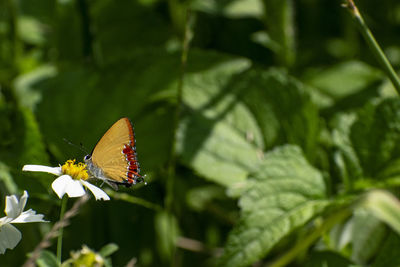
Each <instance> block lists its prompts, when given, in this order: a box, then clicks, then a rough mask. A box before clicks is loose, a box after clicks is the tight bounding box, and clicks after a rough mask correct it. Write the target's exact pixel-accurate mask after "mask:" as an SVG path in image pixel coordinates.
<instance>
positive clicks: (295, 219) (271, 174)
mask: <svg viewBox="0 0 400 267" xmlns="http://www.w3.org/2000/svg"><path fill="white" fill-rule="evenodd" d="M243 188H244V189H243V193H242V197H241V198H240V200H239V205H240V207H241V219H240V221H239V223H238V224H237V225H236V226H235V227H234V229H233V230H232V232H231V233H230V235H229V237H228V241H227V244H226V246H225V251H224V254H223V255H222V258H221V261H220V265H221V266H248V265H250V264H252V263H254V262H255V261H257V260H260V259H261V258H262V257H264V256H265V255H267V254H268V252H269V250H270V249H271V248H272V247H273V246H274V245H276V244H277V243H278V242H279V241H280V240H281V239H282V238H283V237H285V236H287V235H288V234H290V233H291V232H293V231H294V230H295V229H296V228H297V227H299V226H302V225H304V224H305V223H307V222H308V221H309V220H310V219H312V218H313V217H314V216H316V215H317V214H319V213H320V212H321V211H322V210H323V209H324V208H325V207H326V205H327V204H328V203H329V201H328V200H327V199H326V198H325V194H326V192H325V190H326V188H325V184H324V181H323V178H322V175H321V173H320V172H319V171H317V170H316V169H314V168H313V167H312V166H310V165H309V164H308V163H307V161H306V160H305V158H304V156H303V155H302V153H301V151H300V150H299V148H297V147H295V146H284V147H280V148H277V149H275V150H273V151H272V152H270V153H268V154H267V155H266V158H265V160H264V162H263V164H262V166H261V167H260V169H259V170H258V171H257V172H256V173H255V174H254V175H252V177H251V179H250V180H248V181H247V182H245V184H244V185H243Z"/></svg>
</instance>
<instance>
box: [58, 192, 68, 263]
mask: <svg viewBox="0 0 400 267" xmlns="http://www.w3.org/2000/svg"><path fill="white" fill-rule="evenodd" d="M67 202H68V197H67V196H66V195H64V196H63V198H62V200H61V211H60V221H62V219H63V218H64V213H65V209H66V208H67ZM63 229H64V227H61V228H60V230H59V231H58V237H57V261H58V263H59V264H60V265H61V256H62V239H63V232H64V231H63Z"/></svg>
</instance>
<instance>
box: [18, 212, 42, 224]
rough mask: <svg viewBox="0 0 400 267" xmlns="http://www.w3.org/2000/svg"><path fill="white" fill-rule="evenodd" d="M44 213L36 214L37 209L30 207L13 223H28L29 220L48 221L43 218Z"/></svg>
mask: <svg viewBox="0 0 400 267" xmlns="http://www.w3.org/2000/svg"><path fill="white" fill-rule="evenodd" d="M43 217H44V215H42V214H36V211H34V210H32V209H29V210H27V211H24V212H23V213H22V214H21V215H19V216H18V217H17V218H16V219H15V220H13V221H12V223H28V222H47V221H45V220H43Z"/></svg>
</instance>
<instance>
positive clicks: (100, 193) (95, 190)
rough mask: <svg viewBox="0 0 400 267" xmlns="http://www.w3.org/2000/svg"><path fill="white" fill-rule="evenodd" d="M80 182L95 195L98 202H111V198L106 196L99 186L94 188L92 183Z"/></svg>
mask: <svg viewBox="0 0 400 267" xmlns="http://www.w3.org/2000/svg"><path fill="white" fill-rule="evenodd" d="M80 181H81V183H82V184H83V185H84V186H86V187H87V188H88V189H89V190H90V191H92V193H93V195H94V197H95V198H96V200H99V199H103V200H110V197H109V196H108V195H107V194H106V192H104V191H103V190H101V189H100V188H98V187H97V186H94V185H92V184H91V183H89V182H86V181H84V180H80Z"/></svg>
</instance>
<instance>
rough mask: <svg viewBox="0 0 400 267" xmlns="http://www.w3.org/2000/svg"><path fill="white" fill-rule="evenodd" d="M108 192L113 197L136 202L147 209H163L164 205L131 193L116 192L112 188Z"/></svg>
mask: <svg viewBox="0 0 400 267" xmlns="http://www.w3.org/2000/svg"><path fill="white" fill-rule="evenodd" d="M107 194H108V195H109V196H111V197H113V198H114V199H119V200H123V201H126V202H129V203H132V204H136V205H139V206H142V207H144V208H147V209H152V210H155V211H162V207H161V206H159V205H157V204H154V203H151V202H149V201H146V200H144V199H141V198H138V197H134V196H131V195H129V194H126V193H118V192H115V191H112V190H107Z"/></svg>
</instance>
